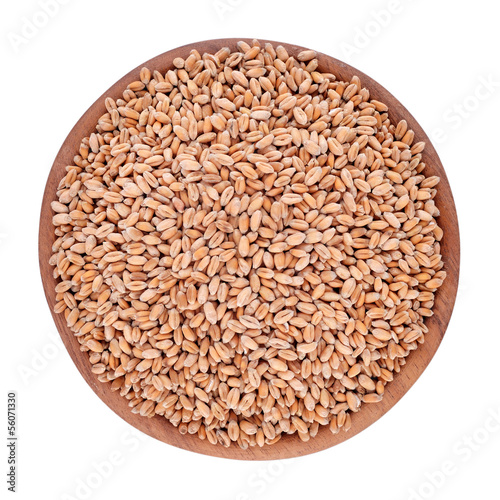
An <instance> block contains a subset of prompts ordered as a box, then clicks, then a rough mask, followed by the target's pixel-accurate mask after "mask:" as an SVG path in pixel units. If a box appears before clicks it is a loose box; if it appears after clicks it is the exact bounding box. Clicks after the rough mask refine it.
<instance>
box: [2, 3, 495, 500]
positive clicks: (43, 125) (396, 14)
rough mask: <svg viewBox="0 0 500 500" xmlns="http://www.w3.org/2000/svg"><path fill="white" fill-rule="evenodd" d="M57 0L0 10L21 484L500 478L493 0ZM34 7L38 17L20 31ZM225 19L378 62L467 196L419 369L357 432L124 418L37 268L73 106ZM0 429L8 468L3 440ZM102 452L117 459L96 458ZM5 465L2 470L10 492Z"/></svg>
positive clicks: (145, 489) (105, 488)
mask: <svg viewBox="0 0 500 500" xmlns="http://www.w3.org/2000/svg"><path fill="white" fill-rule="evenodd" d="M42 1H43V0H42ZM48 1H49V3H50V1H52V2H55V5H56V7H53V11H52V13H51V14H50V16H44V14H43V10H42V9H41V2H39V1H36V0H23V1H16V2H14V1H11V2H4V3H3V4H2V7H1V11H2V13H1V15H0V19H1V20H0V25H1V35H2V38H1V40H2V41H1V50H2V60H3V64H4V70H3V71H2V77H1V79H0V85H1V87H2V89H1V90H2V101H1V120H0V122H1V127H2V131H1V135H0V137H1V139H2V169H1V171H0V176H1V181H0V214H1V215H0V263H1V280H0V305H1V322H2V327H1V330H2V336H3V341H2V351H3V355H2V366H1V368H2V372H3V374H2V377H1V384H2V391H1V395H0V400H1V406H2V408H5V406H4V405H6V399H7V396H6V394H7V391H8V390H16V391H17V392H18V399H19V405H18V410H19V422H18V425H19V427H18V434H19V448H18V452H19V476H18V492H17V493H16V495H17V498H20V499H26V500H31V499H35V498H37V499H38V498H40V499H61V500H63V499H66V500H68V499H70V498H71V499H75V498H91V499H105V498H155V499H167V498H174V496H175V497H177V496H178V495H183V496H182V498H186V499H188V500H190V499H198V498H204V499H209V500H212V499H214V500H215V499H217V500H253V499H256V498H259V499H262V500H266V499H271V498H273V499H281V498H289V499H292V500H294V499H299V498H306V495H307V498H322V499H323V498H326V499H332V500H333V499H337V498H338V499H341V498H354V499H358V498H371V499H375V500H378V499H384V500H386V499H388V500H391V499H398V500H407V499H412V500H418V499H419V498H435V499H449V498H453V499H458V500H461V499H466V498H467V499H468V498H485V499H496V498H498V495H499V493H498V472H499V470H498V469H499V463H500V446H499V444H500V393H499V387H500V384H499V383H500V375H499V364H500V356H499V354H500V341H499V326H498V320H497V314H498V310H499V304H498V299H499V295H498V282H499V279H500V271H499V265H498V257H499V252H498V246H497V243H498V202H497V200H498V188H499V185H500V184H499V182H500V174H499V172H500V169H499V167H500V165H499V153H498V149H499V147H498V146H499V136H500V120H499V118H500V113H499V111H500V110H499V103H500V63H499V57H498V48H499V47H500V35H499V29H498V9H495V8H496V7H497V3H496V2H493V1H487V0H475V1H474V2H469V1H467V2H465V1H461V0H458V1H452V0H442V1H439V2H436V1H435V0H413V1H407V0H393V1H389V0H375V1H374V0H358V1H356V2H348V1H345V0H343V1H338V0H333V1H332V0H328V1H326V0H314V1H310V2H299V1H294V0H290V1H288V2H281V1H279V2H278V1H274V2H273V1H271V0H252V1H250V0H221V1H218V2H213V1H212V0H206V1H202V0H190V1H189V2H187V1H180V2H172V1H168V0H162V1H159V0H154V1H153V0H150V1H138V0H134V1H131V0H120V1H118V0H108V1H103V0H85V1H83V0H80V1H78V0H64V5H63V0H48ZM55 10H57V12H55ZM41 12H42V14H40V13H41ZM30 21H35V22H38V23H39V24H42V26H40V27H39V28H37V27H36V26H35V28H34V29H33V28H32V29H31V31H30V30H29V28H27V27H26V26H27V23H28V22H30ZM43 24H44V25H43ZM23 30H24V31H23ZM23 33H24V34H23ZM26 35H27V36H26ZM28 37H29V38H28ZM223 37H257V38H258V37H262V38H267V39H273V40H281V41H284V42H291V43H295V44H298V45H303V46H306V47H310V48H313V49H317V50H319V51H322V52H325V53H327V54H330V55H332V56H334V57H337V58H339V59H343V60H345V61H346V62H348V63H350V64H352V65H354V66H355V67H358V68H359V69H360V70H361V71H363V72H365V73H367V74H368V75H370V76H371V77H373V78H374V79H375V80H378V81H379V82H380V83H381V84H382V85H384V86H385V87H386V88H387V89H388V90H389V91H390V92H392V93H393V94H394V95H395V96H396V97H397V98H398V99H399V100H400V101H401V102H402V103H403V104H404V105H405V106H406V107H407V108H408V109H409V110H410V111H411V112H412V113H413V115H414V116H415V117H416V119H417V120H418V121H419V122H420V124H421V125H422V126H423V128H424V129H425V130H426V131H427V132H428V133H429V135H431V136H432V137H435V138H437V139H438V140H436V141H435V142H434V145H435V147H436V148H437V150H438V152H439V154H440V156H441V159H442V162H443V164H444V165H445V168H446V171H447V173H448V177H449V180H450V183H451V186H452V189H453V192H454V195H455V200H456V203H457V209H458V213H459V221H460V229H461V241H462V267H461V279H460V290H459V296H458V300H457V304H456V307H455V312H454V315H453V318H452V321H451V323H450V326H449V328H448V332H447V334H446V336H445V338H444V341H443V343H442V345H441V347H440V348H439V351H438V353H437V355H436V356H435V358H434V360H433V361H432V363H431V364H430V366H429V367H428V369H427V370H426V371H425V373H424V374H423V376H422V377H421V378H420V380H419V381H418V382H417V384H416V385H415V386H414V388H413V389H411V391H410V392H409V393H408V394H407V395H406V396H405V397H404V398H403V400H402V401H401V402H400V403H398V404H397V405H396V406H395V407H394V409H392V410H391V411H390V412H389V413H388V414H387V415H386V416H384V417H383V418H382V419H381V420H380V421H378V422H377V423H375V424H374V425H373V426H371V427H370V428H369V429H367V430H365V431H364V432H362V433H361V434H359V435H358V436H356V437H354V438H353V439H351V440H349V441H347V442H345V443H343V444H342V445H339V446H337V447H335V448H332V449H329V450H326V451H324V452H321V453H317V454H315V455H312V456H307V457H302V458H298V459H294V460H287V461H281V462H271V463H265V462H253V463H247V462H238V461H230V460H222V459H216V458H210V457H205V456H201V455H197V454H194V453H190V452H186V451H182V450H178V449H176V448H173V447H170V446H168V445H166V444H163V443H161V442H159V441H155V440H154V439H152V438H149V437H147V436H143V435H141V434H134V431H133V429H132V428H131V427H130V426H129V425H128V424H126V423H125V422H123V421H122V420H121V419H120V418H118V417H117V416H116V415H115V414H114V413H113V412H112V411H111V410H109V409H108V408H107V407H106V406H105V405H104V403H102V402H101V401H100V400H99V399H98V398H97V396H95V394H94V393H93V392H92V390H91V389H90V388H89V387H88V386H87V384H86V383H85V382H84V380H83V378H82V377H81V376H80V375H79V373H78V372H77V370H76V368H75V367H74V365H73V363H72V361H71V360H70V358H69V355H68V354H67V353H66V351H65V350H64V349H63V348H62V347H61V345H60V343H59V342H58V341H57V332H56V330H55V327H54V324H53V322H52V319H51V316H50V313H49V310H48V307H47V304H46V302H45V298H44V295H43V291H42V286H41V281H40V277H39V270H38V261H37V258H38V257H37V238H38V235H37V232H38V217H39V209H40V203H41V199H42V193H43V188H44V184H45V180H46V178H47V175H48V173H49V170H50V167H51V165H52V161H53V159H54V157H55V155H56V154H57V151H58V149H59V147H60V145H61V144H62V142H63V140H64V139H65V137H66V135H67V133H68V132H69V131H70V129H71V128H72V126H73V125H74V124H75V123H76V121H77V120H78V119H79V118H80V116H81V115H82V114H83V113H84V111H85V110H86V109H87V108H88V107H89V106H90V105H91V104H92V103H93V102H94V100H95V99H96V98H97V97H98V96H99V95H100V94H101V93H102V92H104V91H105V90H106V89H107V88H109V87H110V86H111V85H112V84H113V83H114V82H115V81H116V80H118V79H119V78H120V77H122V76H123V75H124V74H125V73H127V72H128V71H130V70H131V69H132V68H134V67H135V66H137V65H139V64H141V63H142V62H144V61H146V60H148V59H150V58H151V57H153V56H156V55H157V54H159V53H162V52H164V51H167V50H170V49H172V48H174V47H177V46H180V45H184V44H186V43H190V42H194V41H199V40H205V39H211V38H223ZM488 81H489V83H487V84H485V82H488ZM47 230H48V231H50V230H51V228H50V227H48V228H47ZM1 413H2V414H3V415H5V413H6V412H5V411H4V410H2V412H1ZM495 415H496V419H497V422H496V424H495V423H493V418H494V416H495ZM3 425H4V426H5V427H6V425H7V423H6V422H4V424H3ZM5 427H4V429H5ZM488 429H489V430H488ZM5 432H6V431H5V430H3V431H1V432H0V436H3V435H4V433H5ZM467 439H469V441H468V440H467ZM0 448H1V449H2V450H4V451H2V452H1V453H0V461H1V463H2V468H1V470H2V471H5V470H6V462H7V457H6V455H7V449H6V448H5V445H2V446H1V447H0ZM111 459H113V461H114V465H113V466H112V469H110V468H109V467H108V468H107V469H106V470H101V472H100V473H98V472H96V466H97V468H99V465H98V464H99V463H102V462H103V461H108V462H109V461H110V460H111ZM443 468H444V469H446V471H447V474H446V475H443V474H442V473H441V472H439V471H441V470H443ZM108 469H110V470H108ZM4 474H5V472H2V478H3V479H2V481H1V482H2V484H1V485H0V489H1V490H2V498H8V497H7V495H6V496H5V497H4V496H3V495H4V492H5V491H6V490H7V485H6V482H5V475H4ZM104 476H106V477H104ZM85 482H90V488H88V487H87V488H85V487H82V486H81V485H82V484H83V483H85ZM78 485H80V488H78ZM9 495H12V494H11V493H9Z"/></svg>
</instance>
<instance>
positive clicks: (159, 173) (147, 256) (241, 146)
mask: <svg viewBox="0 0 500 500" xmlns="http://www.w3.org/2000/svg"><path fill="white" fill-rule="evenodd" d="M316 57H317V54H316V52H314V51H310V50H306V51H302V52H300V53H299V54H297V55H296V57H294V56H293V55H291V54H288V52H287V51H286V49H284V48H283V47H281V46H278V47H276V48H275V47H273V46H272V45H271V44H266V45H265V46H264V47H262V46H261V45H260V44H259V42H258V41H254V42H253V43H252V44H251V45H250V44H248V43H245V42H240V43H239V44H238V49H237V50H236V51H233V52H231V50H230V49H228V48H222V49H221V50H219V51H218V52H217V53H216V54H213V55H212V54H199V53H198V52H197V51H192V52H191V53H190V54H189V56H188V57H187V58H186V59H182V58H176V59H175V60H174V61H173V67H172V68H170V69H168V71H167V72H166V73H161V72H159V71H151V70H149V69H147V68H143V69H142V70H141V71H140V74H139V75H138V79H137V80H136V81H134V82H131V83H130V84H129V85H128V87H127V89H125V91H124V92H123V95H122V96H121V97H119V98H118V99H116V100H114V99H112V98H107V99H106V101H105V106H106V111H107V112H106V113H105V114H103V115H102V116H101V117H100V118H99V120H98V122H97V125H96V128H95V130H93V131H92V133H91V134H90V135H89V137H86V138H83V139H82V142H81V146H80V148H79V151H78V153H77V154H76V156H75V158H74V163H73V164H72V165H70V166H68V167H67V169H66V174H65V176H64V177H63V178H62V179H61V180H60V183H59V185H58V188H57V200H56V201H54V202H52V205H51V206H52V209H53V211H54V216H53V224H54V227H55V234H56V241H55V243H54V245H53V255H52V258H51V259H50V263H51V264H52V265H53V266H54V273H55V276H56V277H58V278H59V282H58V284H57V286H56V290H55V292H56V306H55V309H54V310H55V311H56V312H58V313H62V314H64V316H65V319H66V322H67V324H68V326H69V327H70V328H71V329H72V330H73V331H74V333H75V335H76V338H77V340H78V342H79V343H80V346H81V350H82V351H84V352H87V353H88V356H89V361H90V362H91V364H92V371H93V373H95V374H96V376H97V377H98V379H99V380H100V381H101V382H110V383H111V385H110V387H111V390H117V391H119V393H120V394H121V396H122V397H124V398H127V400H128V401H129V405H130V407H131V411H133V412H134V413H139V414H140V415H142V416H145V417H152V416H155V415H160V416H162V417H164V418H166V419H168V420H169V421H170V422H171V423H172V424H173V425H175V426H177V427H178V428H179V431H180V432H181V433H182V434H185V433H190V434H197V435H198V436H199V437H200V438H201V439H207V440H208V441H209V442H210V443H212V444H214V445H216V444H220V445H222V446H230V445H231V443H236V444H237V445H239V446H241V447H242V448H243V449H245V448H247V447H248V446H255V445H258V446H263V445H264V444H266V443H267V444H272V443H275V442H276V441H277V440H279V439H280V437H281V436H282V435H284V434H293V433H297V435H298V436H299V438H300V439H301V440H303V441H307V440H308V439H310V438H313V437H314V436H315V435H316V434H317V432H318V429H319V426H320V425H324V426H327V425H328V426H329V428H330V430H331V431H332V432H333V433H337V432H339V430H340V429H341V428H343V429H344V430H346V431H348V430H349V429H350V427H351V413H355V412H358V411H362V406H363V404H364V403H376V402H378V401H380V400H381V399H382V397H383V394H384V389H385V386H386V385H387V384H388V383H390V381H391V380H392V379H393V376H394V373H397V372H398V371H400V369H401V367H402V366H403V365H404V364H405V360H406V357H407V356H408V354H409V353H410V352H411V351H413V350H415V349H416V348H417V346H418V344H420V343H421V342H423V341H424V338H425V334H426V333H427V328H426V325H425V321H424V320H425V317H428V316H430V315H432V307H433V305H434V293H435V292H436V290H437V289H438V288H439V287H440V286H441V285H442V283H443V280H444V279H445V277H446V273H445V271H444V270H443V261H442V258H441V254H440V241H441V239H442V238H443V231H442V230H441V229H440V228H439V226H438V224H437V221H436V218H437V217H438V216H439V209H438V207H437V206H436V205H435V202H434V198H435V195H436V186H437V184H438V182H439V178H438V177H436V176H426V175H425V174H424V172H425V170H424V169H425V163H424V162H423V152H424V146H425V145H424V143H423V142H414V139H415V137H414V133H413V131H411V130H410V129H409V128H408V124H407V123H406V121H404V120H402V121H401V122H399V123H391V121H390V119H389V116H388V114H387V112H388V108H387V106H386V105H385V104H383V103H381V102H379V101H376V100H373V99H371V98H370V94H369V90H368V89H364V88H362V85H361V82H360V81H359V78H357V77H353V78H352V79H351V81H350V82H342V81H338V80H337V79H336V78H335V76H334V75H331V74H328V73H323V72H321V68H318V61H317V59H316Z"/></svg>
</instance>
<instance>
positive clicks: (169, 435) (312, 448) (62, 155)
mask: <svg viewBox="0 0 500 500" xmlns="http://www.w3.org/2000/svg"><path fill="white" fill-rule="evenodd" d="M238 40H239V39H235V38H231V39H220V40H209V41H205V42H198V43H193V44H190V45H185V46H184V47H179V48H177V49H174V50H170V51H168V52H165V53H164V54H161V55H159V56H157V57H155V58H153V59H151V60H149V61H147V62H145V63H144V64H141V65H140V66H138V67H137V68H135V69H134V70H132V71H131V72H130V73H128V74H127V75H125V76H124V77H123V78H122V79H121V80H119V81H118V82H116V83H115V84H114V85H113V86H112V87H111V88H110V89H108V90H106V92H104V94H103V95H102V96H101V97H99V99H98V100H97V101H96V102H95V103H94V104H92V106H91V107H90V108H89V109H88V110H87V112H86V113H85V114H84V115H83V116H82V117H81V118H80V120H79V121H78V123H77V124H76V125H75V126H74V127H73V129H72V130H71V132H70V133H69V135H68V137H67V138H66V140H65V141H64V144H63V145H62V147H61V149H60V150H59V153H58V155H57V157H56V159H55V161H54V164H53V166H52V169H51V171H50V174H49V177H48V180H47V185H46V187H45V193H44V197H43V203H42V211H41V216H40V233H39V259H40V271H41V275H42V280H43V286H44V289H45V296H46V298H47V302H48V303H49V307H50V310H51V311H53V309H54V304H55V295H56V294H55V290H54V288H55V286H56V284H57V280H56V279H55V278H54V277H53V269H52V266H50V265H49V258H50V255H51V247H52V244H53V242H54V240H55V236H54V231H53V229H52V216H53V213H52V210H51V207H50V203H51V202H52V201H53V200H54V199H55V197H56V188H57V185H58V183H59V180H60V179H61V178H62V177H63V176H64V172H65V170H64V169H65V167H66V165H70V164H71V163H72V161H73V156H74V155H75V154H77V152H78V149H79V145H80V141H81V139H82V138H83V137H87V136H89V135H90V134H91V132H93V129H94V127H95V125H96V123H97V120H98V118H99V117H100V116H101V115H102V114H104V113H105V112H106V110H105V106H104V99H105V97H107V96H111V97H113V98H114V99H116V98H118V97H119V96H120V95H121V93H122V92H123V90H124V89H125V88H126V87H127V85H128V83H130V82H132V81H134V80H137V79H138V76H139V71H140V69H141V68H142V67H144V66H147V67H148V68H150V69H157V70H159V71H161V72H163V73H165V72H166V71H167V70H168V69H171V68H172V67H173V64H172V61H173V60H174V58H176V57H182V58H186V57H187V56H188V55H189V52H190V51H191V50H192V49H197V50H198V51H199V52H200V53H204V52H209V53H215V52H216V51H217V50H219V49H220V48H221V47H224V46H228V47H230V48H231V49H236V43H237V42H238ZM245 41H247V42H251V41H250V40H245ZM262 42H263V43H265V42H266V41H262ZM272 43H273V44H274V46H276V45H279V42H272ZM281 45H283V46H284V47H285V48H286V49H287V50H288V52H289V53H290V54H291V55H297V54H298V53H299V52H300V51H302V50H304V48H303V47H298V46H296V45H290V44H286V43H282V44H281ZM318 60H319V69H320V70H321V71H324V72H330V73H333V74H334V75H336V76H337V78H338V79H341V80H343V81H349V80H350V79H351V77H352V76H353V75H358V76H359V78H360V79H361V83H362V85H363V86H365V87H366V88H368V89H369V90H370V94H371V97H372V98H374V99H377V100H378V101H382V102H384V103H385V104H387V105H388V106H389V116H390V119H391V121H392V122H393V123H397V122H399V120H401V119H403V118H404V119H405V120H406V121H407V122H408V125H409V127H410V128H411V129H413V130H414V132H415V142H417V141H425V142H426V143H427V147H426V148H425V151H424V160H425V163H426V164H427V167H426V174H427V175H438V176H439V177H441V183H440V184H439V186H438V194H437V196H436V199H435V201H436V205H437V206H438V207H439V209H440V211H441V216H440V218H439V224H440V226H441V227H442V228H443V230H444V238H443V241H442V245H441V251H442V255H443V260H444V262H445V269H446V271H447V273H448V277H447V279H446V280H445V282H444V284H443V286H442V287H441V288H439V290H438V292H437V293H436V300H435V305H434V315H433V316H432V317H430V318H427V319H426V324H427V326H428V328H429V332H428V333H427V334H426V336H425V343H424V344H422V345H420V346H419V347H418V349H417V350H416V351H414V352H412V353H411V354H410V355H409V357H408V358H407V363H406V365H404V366H403V368H402V370H401V372H400V373H398V374H395V377H394V380H393V381H392V382H391V383H389V384H388V385H387V387H386V391H385V395H384V399H383V400H382V402H380V403H377V404H370V405H368V404H367V405H363V406H362V408H361V410H360V411H359V412H358V413H355V414H353V415H352V427H351V429H350V430H349V431H348V432H343V431H340V433H339V434H337V435H334V434H332V433H331V432H330V430H329V429H328V427H327V426H322V427H321V428H320V431H319V432H318V435H317V436H316V437H315V438H312V439H310V440H309V441H308V442H305V443H304V442H302V441H300V439H299V438H298V437H297V435H286V436H284V437H283V438H282V439H281V440H280V441H278V442H277V443H275V444H273V445H270V446H269V445H266V446H264V447H262V448H259V447H252V448H249V449H247V450H242V449H240V448H239V447H238V446H236V445H234V446H231V447H229V448H224V447H223V446H221V445H216V446H214V445H212V444H210V443H209V442H208V441H207V440H205V441H202V440H200V439H199V438H198V437H197V435H190V434H186V435H181V434H180V433H179V431H178V430H177V429H176V428H174V427H173V426H172V424H170V422H168V421H167V420H166V419H165V418H164V417H161V416H155V417H153V418H151V419H148V418H146V417H142V416H140V415H137V414H133V413H132V412H131V411H130V408H129V407H128V401H127V400H126V399H125V398H123V397H121V396H120V395H119V394H118V392H111V390H110V388H109V385H108V384H103V383H101V382H99V381H98V380H97V377H96V375H94V374H93V373H92V372H91V365H90V363H89V361H88V356H87V353H83V352H81V351H80V344H79V343H78V341H77V339H76V338H75V337H74V335H73V334H72V332H71V331H70V329H69V328H68V327H67V326H66V321H65V319H64V315H61V314H55V313H54V312H52V316H53V318H54V322H55V324H56V326H57V329H58V331H59V334H60V335H61V338H62V340H63V342H64V345H65V346H66V349H67V350H68V352H69V354H70V356H71V358H72V359H73V361H74V363H75V364H76V366H77V368H78V370H79V371H80V373H81V374H82V376H83V377H84V379H85V380H86V381H87V383H88V384H89V385H90V387H92V389H93V390H94V392H95V393H96V394H97V395H98V396H99V397H100V398H101V399H102V400H103V401H104V402H105V403H106V404H107V405H108V406H109V407H110V408H111V409H112V410H113V411H114V412H115V413H117V414H118V415H119V416H120V417H121V418H123V419H124V420H126V421H127V422H128V423H129V424H131V425H133V426H134V427H136V428H137V429H139V430H141V431H142V432H145V433H146V434H148V435H150V436H152V437H154V438H156V439H159V440H160V441H164V442H165V443H168V444H171V445H174V446H177V447H179V448H183V449H185V450H190V451H195V452H198V453H203V454H205V455H212V456H215V457H224V458H233V459H240V460H271V459H282V458H291V457H296V456H301V455H307V454H309V453H314V452H316V451H320V450H324V449H326V448H329V447H331V446H334V445H336V444H339V443H341V442H343V441H345V440H346V439H349V438H351V437H352V436H354V435H356V434H357V433H358V432H360V431H362V430H363V429H366V428H367V427H368V426H369V425H371V424H372V423H373V422H375V421H376V420H378V419H379V418H380V417H381V416H382V415H383V414H384V413H386V412H387V411H389V410H390V409H391V408H392V407H393V406H394V405H395V404H396V403H397V402H398V401H399V400H400V399H401V398H402V397H403V395H404V394H405V393H406V392H407V391H408V389H410V387H411V386H412V385H413V384H414V383H415V381H416V380H417V379H418V377H419V376H420V375H421V374H422V372H423V371H424V370H425V368H426V366H427V365H428V364H429V362H430V360H431V359H432V357H433V356H434V354H435V352H436V350H437V348H438V346H439V344H440V343H441V340H442V338H443V336H444V333H445V331H446V327H447V326H448V322H449V320H450V316H451V313H452V310H453V305H454V303H455V297H456V293H457V287H458V273H459V262H460V240H459V234H458V222H457V215H456V210H455V204H454V201H453V196H452V193H451V189H450V185H449V183H448V179H447V178H446V173H445V171H444V168H443V166H442V164H441V161H440V160H439V157H438V155H437V153H436V151H435V149H434V148H433V147H432V144H431V142H430V140H429V138H428V137H427V135H426V134H425V132H424V131H423V130H422V128H421V127H420V125H419V124H418V123H417V122H416V121H415V119H414V118H413V117H412V115H411V114H410V113H409V112H408V111H407V110H406V109H405V108H404V106H402V105H401V104H400V103H399V102H398V100H397V99H396V98H395V97H394V96H392V95H391V94H390V93H389V92H388V91H387V90H385V89H384V88H383V87H382V86H381V85H379V84H378V83H377V82H376V81H374V80H372V79H371V78H370V77H368V76H366V75H365V74H363V73H362V72H361V71H358V70H357V69H355V68H353V67H352V66H349V65H348V64H345V63H343V62H341V61H339V60H337V59H334V58H333V57H330V56H327V55H325V54H321V53H319V54H318ZM82 404H83V402H82Z"/></svg>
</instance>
